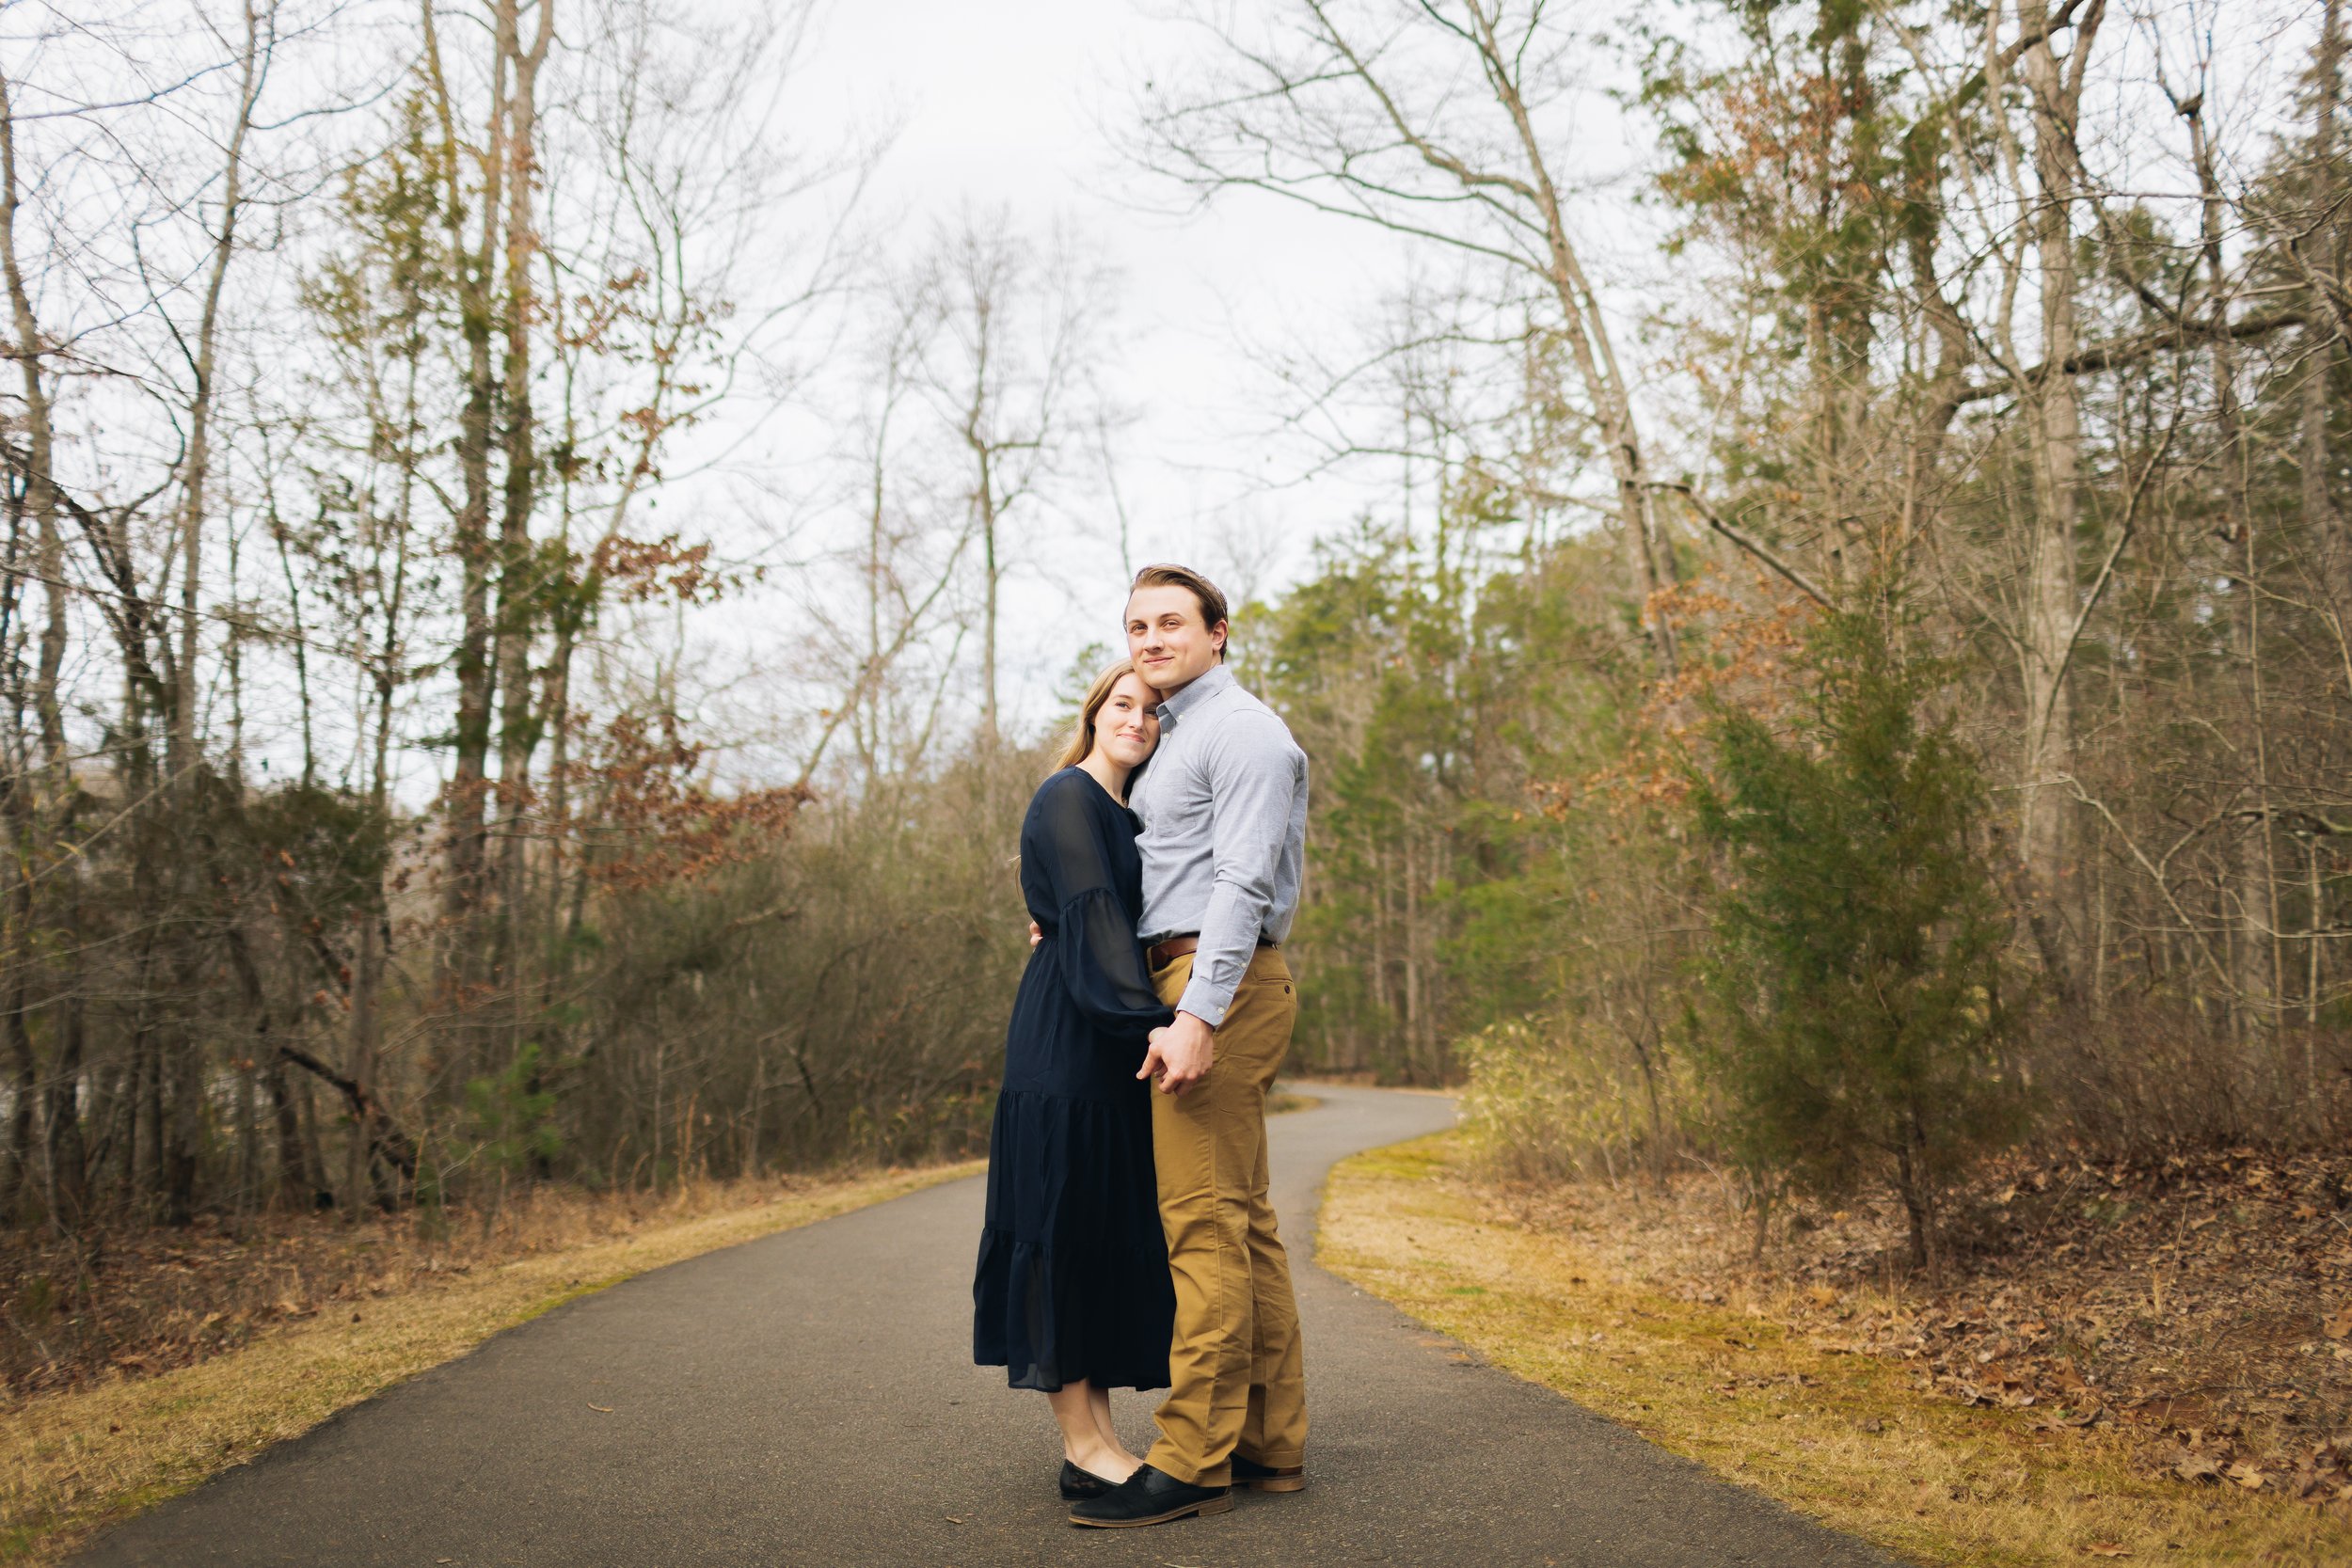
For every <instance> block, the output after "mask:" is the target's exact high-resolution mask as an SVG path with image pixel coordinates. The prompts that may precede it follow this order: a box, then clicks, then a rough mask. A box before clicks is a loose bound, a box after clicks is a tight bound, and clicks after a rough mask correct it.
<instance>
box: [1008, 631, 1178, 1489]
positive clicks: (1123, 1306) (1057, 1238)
mask: <svg viewBox="0 0 2352 1568" xmlns="http://www.w3.org/2000/svg"><path fill="white" fill-rule="evenodd" d="M1158 702H1159V699H1158V698H1157V697H1156V696H1155V695H1153V694H1152V689H1151V688H1149V687H1147V686H1145V685H1144V684H1143V680H1142V677H1141V676H1139V675H1137V674H1136V673H1135V667H1134V666H1133V665H1132V664H1129V663H1127V662H1126V661H1125V660H1123V659H1122V660H1121V661H1120V662H1119V663H1117V664H1114V665H1112V666H1111V667H1110V668H1109V669H1107V670H1105V671H1104V672H1103V673H1102V674H1100V675H1098V676H1097V677H1095V681H1094V685H1093V687H1092V688H1091V689H1089V691H1088V692H1087V699H1086V705H1085V707H1084V709H1083V710H1082V711H1081V712H1080V714H1079V718H1078V725H1077V730H1076V732H1075V733H1074V734H1073V736H1071V739H1070V744H1069V745H1068V746H1067V747H1066V748H1065V749H1064V750H1063V752H1062V756H1061V762H1060V766H1059V767H1058V768H1057V770H1056V771H1055V773H1054V775H1053V776H1052V777H1051V778H1049V779H1047V780H1046V781H1045V783H1044V784H1041V785H1040V786H1039V788H1038V792H1037V795H1036V797H1035V798H1034V799H1032V800H1030V802H1029V814H1028V816H1027V818H1026V819H1025V821H1024V822H1023V823H1022V825H1021V894H1022V897H1023V898H1024V899H1025V901H1026V902H1027V904H1028V906H1029V915H1030V918H1032V919H1033V920H1035V921H1036V922H1037V925H1038V927H1039V929H1040V930H1041V933H1042V935H1041V940H1040V941H1039V942H1038V944H1037V946H1036V947H1035V948H1034V949H1033V950H1032V951H1031V953H1030V955H1029V967H1028V969H1027V971H1026V972H1025V973H1024V974H1023V975H1022V976H1021V990H1020V993H1019V994H1018V995H1017V996H1016V997H1015V998H1014V1000H1013V1005H1012V1025H1011V1027H1010V1029H1009V1031H1008V1032H1007V1034H1006V1037H1005V1084H1004V1088H1003V1090H1002V1091H1001V1092H1000V1093H999V1095H998V1096H997V1100H996V1120H995V1124H994V1126H993V1129H992V1131H991V1132H990V1134H989V1164H988V1220H987V1224H986V1227H984V1228H983V1229H982V1230H981V1232H980V1261H979V1271H978V1276H977V1278H976V1279H975V1281H974V1282H973V1286H972V1299H973V1307H974V1312H973V1326H972V1359H973V1360H975V1361H977V1362H978V1363H979V1364H980V1365H981V1366H984V1367H1003V1368H1005V1369H1007V1375H1008V1378H1009V1382H1010V1383H1011V1385H1012V1386H1013V1387H1015V1388H1041V1389H1043V1390H1044V1391H1045V1397H1046V1399H1047V1401H1048V1402H1050V1403H1051V1404H1052V1406H1053V1409H1054V1419H1055V1420H1056V1421H1057V1422H1058V1423H1060V1426H1061V1441H1062V1467H1061V1495H1062V1496H1063V1497H1068V1498H1078V1497H1095V1496H1097V1495H1099V1494H1100V1493H1102V1492H1103V1491H1104V1490H1105V1489H1106V1488H1108V1487H1110V1486H1113V1485H1116V1484H1117V1483H1119V1482H1120V1481H1125V1480H1126V1479H1127V1478H1128V1477H1129V1476H1130V1475H1132V1474H1133V1473H1134V1472H1135V1469H1136V1466H1137V1465H1140V1464H1141V1463H1142V1461H1141V1460H1139V1459H1137V1458H1136V1456H1135V1455H1134V1454H1133V1453H1130V1452H1129V1451H1128V1450H1127V1448H1126V1446H1125V1445H1124V1444H1122V1443H1120V1440H1119V1433H1117V1432H1116V1431H1115V1430H1114V1429H1113V1428H1112V1426H1111V1401H1110V1390H1111V1389H1113V1388H1161V1387H1165V1386H1167V1385H1168V1338H1169V1335H1170V1333H1171V1332H1172V1330H1173V1327H1174V1319H1175V1311H1176V1298H1175V1291H1174V1288H1173V1286H1172V1285H1171V1284H1170V1283H1169V1279H1168V1243H1167V1239H1166V1237H1165V1236H1164V1235H1163V1234H1162V1232H1161V1230H1160V1210H1159V1196H1158V1186H1157V1181H1156V1179H1155V1178H1154V1176H1153V1175H1152V1106H1151V1099H1150V1095H1151V1088H1150V1085H1146V1084H1144V1083H1141V1082H1139V1081H1138V1080H1137V1079H1136V1070H1137V1069H1139V1068H1140V1067H1141V1066H1142V1064H1143V1052H1144V1044H1145V1037H1146V1036H1148V1035H1149V1034H1150V1033H1151V1031H1152V1030H1153V1029H1155V1028H1158V1027H1159V1026H1160V1025H1162V1024H1165V1023H1167V1022H1169V1021H1170V1018H1171V1016H1172V1015H1170V1013H1169V1012H1168V1009H1167V1008H1166V1007H1163V1006H1160V1004H1159V1001H1158V999H1157V998H1156V997H1154V996H1153V994H1152V982H1151V977H1150V974H1149V973H1148V971H1147V970H1146V969H1145V966H1144V961H1143V953H1142V950H1141V948H1140V947H1139V946H1138V945H1137V944H1136V918H1137V916H1138V914H1139V913H1140V911H1141V908H1142V901H1143V887H1142V880H1143V867H1142V862H1141V861H1140V859H1139V858H1138V857H1137V855H1136V820H1135V818H1134V817H1133V816H1129V815H1128V813H1127V808H1126V805H1125V804H1124V802H1125V800H1126V796H1127V784H1128V782H1129V780H1130V779H1132V778H1133V777H1134V774H1135V770H1136V768H1140V767H1141V766H1142V765H1143V762H1144V759H1145V758H1147V757H1149V756H1150V755H1151V754H1152V747H1153V746H1154V745H1156V744H1157V743H1158V740H1159V733H1160V723H1159V717H1158V712H1157V706H1156V705H1157V704H1158Z"/></svg>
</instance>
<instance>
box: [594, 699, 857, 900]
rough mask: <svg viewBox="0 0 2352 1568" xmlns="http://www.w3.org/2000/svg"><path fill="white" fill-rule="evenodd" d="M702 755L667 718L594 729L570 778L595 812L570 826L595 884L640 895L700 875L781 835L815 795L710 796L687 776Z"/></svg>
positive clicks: (633, 717) (622, 718)
mask: <svg viewBox="0 0 2352 1568" xmlns="http://www.w3.org/2000/svg"><path fill="white" fill-rule="evenodd" d="M704 753H705V748H704V747H703V746H701V745H700V744H698V743H696V742H693V741H690V740H687V739H686V738H684V736H682V735H681V734H680V733H679V729H678V721H677V720H676V718H675V716H673V715H669V714H663V715H660V716H659V717H655V718H646V717H644V716H643V715H638V714H621V715H619V716H617V717H615V718H613V719H612V720H611V721H608V722H607V723H606V724H605V725H604V727H603V728H602V730H600V731H598V732H597V734H596V744H595V746H594V748H593V749H592V751H591V753H590V755H589V757H588V758H587V759H586V760H585V761H583V762H582V763H581V764H580V765H579V768H578V769H577V774H576V776H577V778H578V780H579V782H580V784H581V785H582V786H584V789H585V792H586V795H587V798H588V799H590V800H594V801H595V802H596V810H595V814H594V816H593V817H592V818H591V819H590V820H589V821H587V822H585V823H575V824H573V825H572V826H573V829H574V831H575V832H578V833H579V834H580V836H581V837H582V838H583V839H584V840H586V841H587V844H588V847H589V850H590V858H589V862H588V864H589V869H590V872H591V874H592V875H593V876H594V877H595V878H596V880H597V881H599V882H600V883H602V884H604V885H605V886H607V887H612V888H623V889H641V888H649V887H654V886H657V885H660V884H662V883H670V882H683V881H692V880H695V879H700V878H703V877H707V876H708V875H709V874H710V873H712V872H714V871H717V870H719V869H720V868H722V867H723V866H727V865H733V864H738V863H741V862H744V861H747V860H750V859H751V858H753V857H754V856H755V855H757V854H758V853H760V851H761V850H762V849H763V848H765V847H768V846H769V845H771V844H772V843H773V842H774V841H775V840H776V839H777V838H778V837H780V836H782V835H783V834H785V833H787V832H790V831H791V827H792V821H793V818H794V817H795V816H797V815H798V814H799V812H800V809H801V807H803V806H804V805H806V804H807V803H808V802H809V801H810V800H813V799H815V795H814V792H813V791H811V790H809V789H808V788H807V787H806V786H805V785H801V784H792V785H787V786H784V787H781V788H772V789H753V790H745V791H743V792H741V793H739V794H734V795H719V794H716V793H714V792H713V791H712V790H710V789H709V788H708V787H707V785H705V784H702V783H700V782H699V781H698V780H697V779H696V777H695V775H696V773H697V771H698V770H699V769H700V768H701V766H702V761H703V756H704Z"/></svg>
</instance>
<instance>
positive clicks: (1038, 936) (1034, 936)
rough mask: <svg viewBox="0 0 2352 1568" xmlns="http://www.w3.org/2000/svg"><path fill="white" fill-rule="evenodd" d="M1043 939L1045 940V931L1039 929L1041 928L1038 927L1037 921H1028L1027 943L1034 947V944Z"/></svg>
mask: <svg viewBox="0 0 2352 1568" xmlns="http://www.w3.org/2000/svg"><path fill="white" fill-rule="evenodd" d="M1044 940H1045V933H1044V931H1043V930H1041V928H1040V927H1039V926H1038V923H1037V922H1036V921H1034V920H1032V921H1030V922H1029V945H1030V946H1032V947H1035V946H1036V945H1037V944H1038V943H1039V942H1043V941H1044Z"/></svg>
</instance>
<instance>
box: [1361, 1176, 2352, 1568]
mask: <svg viewBox="0 0 2352 1568" xmlns="http://www.w3.org/2000/svg"><path fill="white" fill-rule="evenodd" d="M1460 1161H1461V1147H1460V1145H1459V1143H1458V1141H1457V1135H1456V1134H1452V1133H1446V1134H1439V1135H1438V1136H1437V1137H1433V1138H1425V1139H1422V1140H1419V1141H1416V1142H1414V1143H1410V1144H1403V1145H1399V1146H1397V1147H1395V1148H1385V1149H1378V1150H1375V1151H1373V1152H1371V1153H1368V1154H1363V1155H1359V1156H1357V1157H1356V1158H1354V1159H1352V1160H1349V1161H1346V1162H1343V1164H1340V1165H1339V1166H1337V1167H1336V1168H1335V1169H1334V1170H1333V1172H1332V1174H1331V1177H1330V1180H1329V1183H1328V1186H1327V1189H1326V1196H1325V1203H1324V1209H1323V1216H1322V1220H1321V1224H1320V1228H1319V1230H1318V1236H1319V1238H1320V1239H1319V1243H1318V1247H1317V1258H1318V1261H1320V1262H1321V1263H1322V1264H1323V1266H1324V1267H1326V1268H1327V1269H1330V1270H1331V1271H1332V1272H1333V1273H1335V1274H1338V1275H1341V1276H1342V1277H1343V1278H1346V1279H1348V1280H1351V1281H1353V1282H1354V1283H1356V1284H1358V1285H1359V1286H1361V1287H1363V1288H1364V1289H1366V1290H1368V1291H1372V1292H1374V1293H1375V1294H1376V1295H1379V1296H1381V1297H1383V1298H1384V1299H1386V1300H1388V1301H1390V1302H1392V1303H1394V1304H1395V1305H1396V1306H1398V1307H1402V1308H1403V1309H1404V1310H1405V1311H1406V1312H1407V1313H1409V1314H1410V1315H1411V1316H1412V1317H1414V1318H1415V1319H1416V1320H1418V1321H1419V1322H1421V1323H1424V1324H1426V1325H1427V1326H1429V1327H1430V1328H1433V1329H1436V1330H1438V1331H1439V1332H1441V1333H1445V1334H1448V1335H1451V1336H1453V1337H1454V1338H1457V1339H1459V1340H1461V1341H1462V1342H1463V1343H1465V1344H1466V1345H1468V1346H1470V1348H1471V1349H1473V1350H1474V1351H1476V1352H1477V1353H1478V1354H1481V1355H1482V1356H1484V1357H1485V1358H1486V1359H1487V1360H1488V1361H1490V1362H1492V1363H1493V1364H1494V1365H1496V1366H1498V1367H1500V1368H1502V1369H1503V1370H1506V1371H1509V1372H1512V1373H1514V1374H1515V1375H1517V1376H1519V1377H1522V1378H1525V1379H1527V1380H1529V1381H1531V1382H1534V1383H1538V1384H1541V1385H1543V1386H1546V1387H1548V1388H1552V1389H1555V1390H1557V1391H1558V1392H1560V1393H1562V1394H1565V1395H1566V1396H1568V1397H1569V1398H1571V1399H1573V1400H1575V1401H1577V1402H1579V1403H1580V1404H1582V1405H1584V1406H1585V1407H1586V1408H1588V1409H1591V1410H1593V1411H1596V1412H1597V1413H1598V1414H1600V1415H1603V1416H1606V1417H1609V1418H1612V1419H1613V1420H1617V1421H1620V1422H1623V1423H1624V1424H1625V1425H1627V1426H1629V1427H1631V1428H1632V1429H1633V1430H1634V1431H1636V1432H1639V1433H1642V1434H1643V1435H1644V1436H1645V1437H1647V1438H1649V1439H1650V1440H1651V1441H1652V1442H1655V1443H1657V1444H1658V1445H1659V1446H1661V1448H1664V1449H1669V1450H1671V1451H1673V1452H1675V1453H1678V1454H1682V1455H1684V1456H1686V1457H1688V1458H1691V1459H1693V1460H1696V1461H1697V1462H1699V1463H1700V1464H1703V1465H1707V1466H1708V1468H1710V1469H1712V1470H1714V1471H1716V1472H1717V1473H1718V1474H1720V1475H1723V1476H1724V1477H1725V1478H1726V1479H1729V1480H1731V1481H1736V1482H1738V1483H1739V1484H1740V1485H1744V1486H1748V1487H1752V1488H1754V1489H1756V1490H1757V1491H1759V1492H1763V1493H1765V1494H1767V1495H1769V1496H1772V1497H1777V1498H1779V1499H1780V1500H1782V1501H1783V1502H1785V1503H1787V1504H1788V1505H1789V1506H1790V1507H1792V1508H1795V1509H1796V1510H1798V1511H1799V1512H1801V1513H1806V1514H1809V1515H1811V1516H1812V1517H1814V1518H1817V1519H1820V1520H1821V1521H1822V1522H1823V1523H1824V1524H1827V1525H1830V1526H1832V1527H1834V1528H1837V1529H1841V1530H1845V1531H1848V1532H1850V1533H1851V1534H1854V1535H1858V1536H1861V1537H1863V1538H1864V1539H1866V1540H1868V1541H1871V1542H1874V1543H1876V1544H1879V1545H1881V1546H1883V1547H1885V1548H1887V1549H1889V1550H1891V1551H1894V1552H1897V1553H1899V1554H1901V1555H1902V1556H1905V1557H1908V1558H1911V1559H1913V1560H1917V1561H1921V1562H1931V1563H1955V1564H1959V1563H1965V1564H1970V1565H1972V1568H1973V1565H1976V1564H1985V1565H1998V1568H2011V1565H2016V1568H2024V1565H2028V1564H2056V1563H2060V1562H2066V1563H2075V1562H2081V1561H2085V1560H2103V1559H2108V1558H2115V1559H2122V1560H2134V1561H2141V1562H2151V1561H2156V1562H2172V1563H2182V1564H2188V1563H2194V1564H2199V1565H2201V1568H2202V1565H2205V1564H2215V1565H2221V1564H2234V1563H2248V1564H2253V1563H2261V1564H2265V1565H2269V1564H2290V1565H2308V1568H2326V1565H2333V1564H2342V1563H2344V1562H2347V1561H2352V1518H2347V1517H2346V1514H2345V1512H2344V1510H2343V1509H2341V1508H2331V1509H2326V1510H2323V1509H2321V1508H2318V1507H2315V1506H2313V1505H2311V1504H2307V1503H2301V1502H2296V1501H2293V1500H2290V1499H2287V1498H2284V1497H2279V1496H2276V1495H2275V1494H2259V1493H2249V1492H2245V1491H2242V1490H2240V1489H2238V1488H2235V1487H2227V1486H2203V1487H2192V1486H2190V1485H2188V1484H2185V1483H2184V1482H2182V1481H2177V1480H2175V1479H2173V1478H2172V1477H2170V1476H2169V1475H2167V1474H2164V1473H2162V1472H2161V1470H2160V1469H2159V1468H2158V1467H2156V1466H2155V1465H2152V1464H2151V1463H2150V1455H2149V1453H2148V1452H2147V1450H2146V1448H2145V1445H2144V1444H2141V1443H2140V1442H2139V1441H2138V1440H2137V1439H2136V1438H2135V1437H2133V1436H2131V1435H2129V1434H2126V1433H2117V1432H2114V1431H2112V1430H2110V1429H2106V1428H2094V1429H2088V1430H2085V1429H2077V1428H2074V1427H2071V1426H2068V1425H2066V1424H2064V1423H2063V1422H2061V1421H2058V1420H2056V1419H2053V1418H2052V1417H2051V1416H2050V1415H2049V1414H2045V1413H2042V1412H2038V1411H2019V1410H2007V1409H1990V1408H1983V1407H1969V1406H1965V1405H1963V1404H1961V1403H1959V1402H1955V1401H1952V1400H1949V1399H1945V1398H1939V1397H1934V1396H1932V1395H1931V1394H1929V1393H1927V1392H1925V1391H1923V1390H1922V1389H1921V1388H1920V1387H1919V1386H1917V1376H1916V1373H1915V1370H1913V1369H1912V1368H1911V1367H1909V1366H1907V1365H1906V1364H1904V1363H1902V1362H1899V1361H1890V1360H1883V1359H1880V1358H1878V1357H1875V1356H1867V1355H1858V1354H1841V1353H1839V1352H1838V1351H1837V1350H1836V1349H1835V1348H1834V1347H1830V1346H1826V1345H1822V1344H1819V1343H1816V1342H1815V1341H1813V1340H1812V1339H1810V1338H1807V1337H1805V1336H1804V1335H1801V1334H1792V1333H1790V1332H1789V1331H1788V1330H1787V1329H1786V1328H1784V1327H1782V1326H1781V1325H1779V1324H1776V1323H1771V1322H1769V1321H1766V1320H1763V1319H1761V1318H1758V1317H1755V1316H1751V1315H1749V1314H1747V1313H1745V1312H1741V1311H1734V1310H1729V1309H1719V1308H1710V1307H1704V1306H1696V1305H1692V1304H1691V1303H1687V1302H1683V1301H1679V1300H1677V1299H1674V1298H1672V1297H1670V1296H1666V1295H1663V1294H1661V1293H1658V1292H1655V1291H1648V1290H1645V1289H1644V1288H1643V1287H1642V1286H1641V1285H1640V1284H1639V1283H1637V1282H1633V1281H1629V1280H1624V1279H1613V1278H1611V1277H1609V1276H1608V1275H1605V1274H1604V1273H1603V1272H1602V1271H1601V1269H1600V1268H1599V1267H1598V1265H1597V1264H1596V1263H1595V1262H1594V1261H1593V1260H1592V1259H1591V1258H1589V1257H1588V1256H1585V1255H1583V1254H1581V1252H1580V1251H1579V1250H1578V1248H1577V1246H1576V1244H1575V1243H1574V1242H1573V1240H1572V1239H1570V1238H1565V1237H1561V1236H1557V1235H1549V1234H1541V1233H1536V1232H1534V1231H1530V1230H1528V1229H1525V1228H1522V1227H1519V1226H1518V1225H1516V1224H1513V1223H1511V1222H1509V1221H1507V1220H1503V1219H1501V1218H1498V1217H1497V1216H1496V1215H1495V1214H1494V1213H1493V1212H1491V1211H1490V1209H1489V1207H1488V1206H1487V1205H1486V1204H1485V1203H1484V1202H1483V1201H1482V1200H1481V1197H1480V1195H1479V1193H1478V1191H1477V1189H1476V1188H1475V1186H1474V1185H1473V1184H1471V1183H1470V1181H1468V1180H1466V1179H1465V1177H1464V1174H1463V1172H1462V1170H1461V1166H1460Z"/></svg>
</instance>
